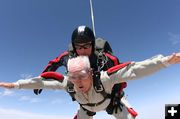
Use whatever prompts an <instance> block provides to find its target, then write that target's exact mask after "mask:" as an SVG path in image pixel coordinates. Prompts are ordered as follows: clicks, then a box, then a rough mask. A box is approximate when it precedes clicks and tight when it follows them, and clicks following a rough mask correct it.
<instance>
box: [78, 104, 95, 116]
mask: <svg viewBox="0 0 180 119" xmlns="http://www.w3.org/2000/svg"><path fill="white" fill-rule="evenodd" d="M80 106H81V105H80ZM81 108H82V109H83V110H84V111H86V113H87V115H88V116H94V115H96V112H92V111H89V110H87V109H85V108H84V107H82V106H81Z"/></svg>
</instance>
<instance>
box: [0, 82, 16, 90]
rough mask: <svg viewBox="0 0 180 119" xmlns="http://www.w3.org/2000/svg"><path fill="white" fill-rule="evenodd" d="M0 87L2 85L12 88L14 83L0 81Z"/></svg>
mask: <svg viewBox="0 0 180 119" xmlns="http://www.w3.org/2000/svg"><path fill="white" fill-rule="evenodd" d="M0 87H4V88H9V89H10V88H14V87H15V85H14V84H13V83H5V82H0Z"/></svg>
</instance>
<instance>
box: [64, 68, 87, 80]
mask: <svg viewBox="0 0 180 119" xmlns="http://www.w3.org/2000/svg"><path fill="white" fill-rule="evenodd" d="M89 73H90V70H81V71H77V72H73V73H70V72H69V73H68V74H67V75H68V77H69V79H70V80H79V79H81V80H85V79H88V78H89V76H90V75H89Z"/></svg>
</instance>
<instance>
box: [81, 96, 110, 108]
mask: <svg viewBox="0 0 180 119" xmlns="http://www.w3.org/2000/svg"><path fill="white" fill-rule="evenodd" d="M107 98H110V94H109V95H108V97H106V98H104V99H103V100H101V101H100V102H98V103H87V104H80V105H81V106H90V107H94V106H98V105H100V104H102V103H103V102H104V101H105V100H106V99H107Z"/></svg>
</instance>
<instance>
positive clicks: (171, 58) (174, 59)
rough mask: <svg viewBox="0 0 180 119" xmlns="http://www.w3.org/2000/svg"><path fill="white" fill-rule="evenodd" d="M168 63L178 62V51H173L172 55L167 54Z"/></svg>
mask: <svg viewBox="0 0 180 119" xmlns="http://www.w3.org/2000/svg"><path fill="white" fill-rule="evenodd" d="M168 63H169V64H177V63H180V53H173V54H172V55H170V56H169V60H168Z"/></svg>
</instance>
